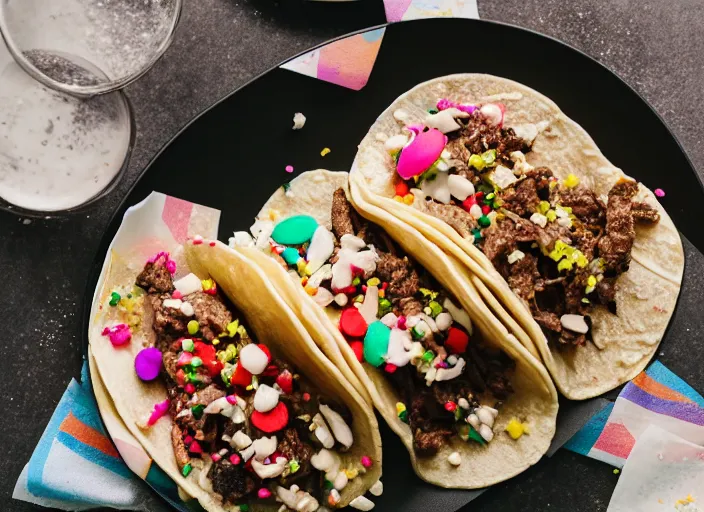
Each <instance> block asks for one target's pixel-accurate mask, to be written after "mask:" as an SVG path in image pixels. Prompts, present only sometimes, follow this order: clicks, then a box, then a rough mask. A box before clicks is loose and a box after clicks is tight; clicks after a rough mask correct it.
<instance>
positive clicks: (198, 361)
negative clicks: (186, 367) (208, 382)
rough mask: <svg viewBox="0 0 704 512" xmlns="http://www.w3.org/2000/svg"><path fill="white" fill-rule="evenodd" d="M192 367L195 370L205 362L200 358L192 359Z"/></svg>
mask: <svg viewBox="0 0 704 512" xmlns="http://www.w3.org/2000/svg"><path fill="white" fill-rule="evenodd" d="M191 366H192V367H193V368H198V367H199V366H203V360H202V359H201V358H200V357H198V356H196V357H194V358H193V359H191Z"/></svg>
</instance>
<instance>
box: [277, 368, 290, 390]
mask: <svg viewBox="0 0 704 512" xmlns="http://www.w3.org/2000/svg"><path fill="white" fill-rule="evenodd" d="M276 383H277V384H278V385H279V387H280V388H281V391H283V392H284V394H285V395H290V394H291V393H293V375H291V372H290V371H288V370H284V371H282V372H281V373H280V374H279V376H278V377H276Z"/></svg>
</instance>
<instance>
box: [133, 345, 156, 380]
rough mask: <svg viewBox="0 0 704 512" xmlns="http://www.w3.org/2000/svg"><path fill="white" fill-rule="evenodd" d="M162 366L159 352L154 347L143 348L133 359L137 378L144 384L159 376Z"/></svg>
mask: <svg viewBox="0 0 704 512" xmlns="http://www.w3.org/2000/svg"><path fill="white" fill-rule="evenodd" d="M162 364H163V363H162V357H161V351H160V350H159V349H158V348H156V347H148V348H143V349H142V350H140V351H139V354H137V357H135V359H134V369H135V371H136V372H137V377H139V378H140V379H142V380H143V381H146V382H149V381H150V380H154V379H156V378H157V377H158V376H159V372H160V371H161V367H162Z"/></svg>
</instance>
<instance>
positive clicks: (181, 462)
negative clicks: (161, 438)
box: [171, 423, 191, 468]
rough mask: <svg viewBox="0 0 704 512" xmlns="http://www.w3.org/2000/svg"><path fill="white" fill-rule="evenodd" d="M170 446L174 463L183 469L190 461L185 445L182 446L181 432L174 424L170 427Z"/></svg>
mask: <svg viewBox="0 0 704 512" xmlns="http://www.w3.org/2000/svg"><path fill="white" fill-rule="evenodd" d="M171 444H172V445H173V447H174V455H175V456H176V463H177V464H178V467H179V468H183V466H185V465H186V464H188V463H189V462H190V460H191V459H190V457H189V456H188V450H186V445H185V444H183V431H181V428H180V427H179V426H178V425H177V424H176V423H174V424H173V425H172V426H171Z"/></svg>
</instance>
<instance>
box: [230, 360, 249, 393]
mask: <svg viewBox="0 0 704 512" xmlns="http://www.w3.org/2000/svg"><path fill="white" fill-rule="evenodd" d="M230 383H231V384H232V385H233V386H242V387H243V388H246V387H247V386H249V385H250V384H251V383H252V374H251V373H249V372H248V371H247V370H245V368H244V366H242V365H241V364H238V365H237V366H236V367H235V373H233V374H232V378H231V379H230Z"/></svg>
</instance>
